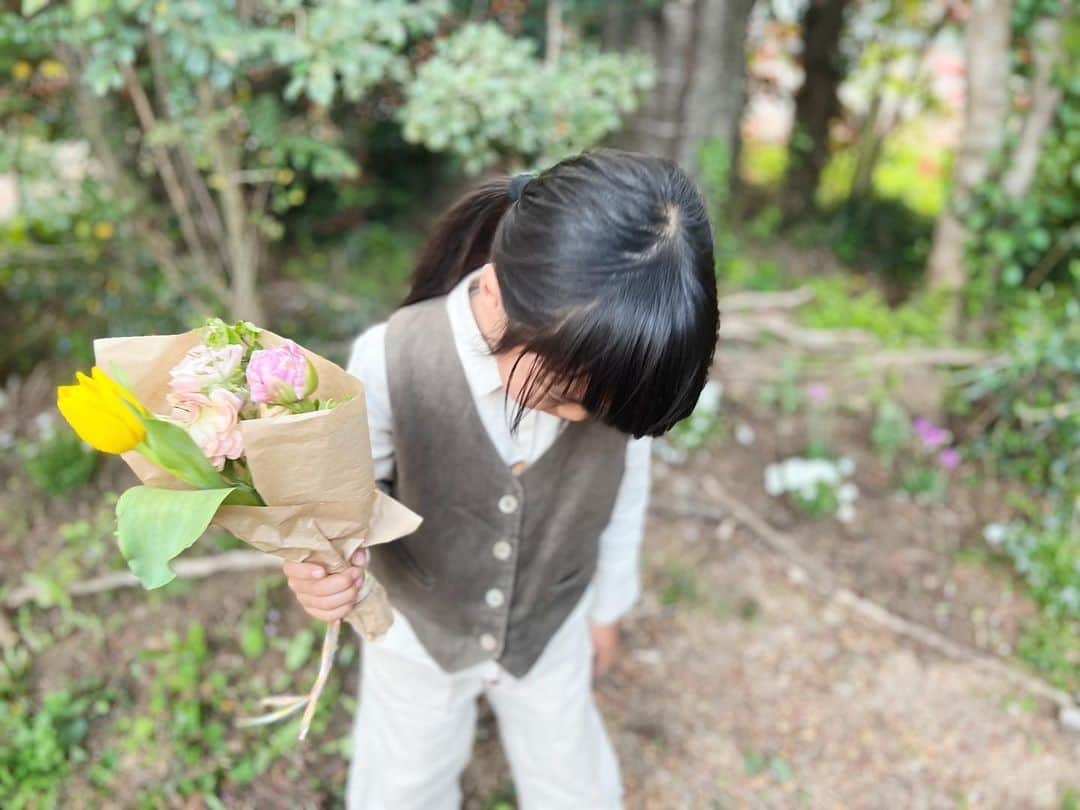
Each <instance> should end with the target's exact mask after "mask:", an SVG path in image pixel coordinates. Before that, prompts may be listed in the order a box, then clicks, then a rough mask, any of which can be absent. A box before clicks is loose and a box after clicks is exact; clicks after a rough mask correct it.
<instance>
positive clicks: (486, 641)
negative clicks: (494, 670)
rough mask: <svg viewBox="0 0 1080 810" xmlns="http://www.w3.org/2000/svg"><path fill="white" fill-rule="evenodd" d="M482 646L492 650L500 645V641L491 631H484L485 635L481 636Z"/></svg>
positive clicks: (489, 650)
mask: <svg viewBox="0 0 1080 810" xmlns="http://www.w3.org/2000/svg"><path fill="white" fill-rule="evenodd" d="M480 646H481V647H483V648H484V649H485V650H487V651H488V652H491V651H492V650H494V649H495V648H496V647H497V646H499V642H497V641H496V640H495V636H493V635H491V633H484V635H482V636H480Z"/></svg>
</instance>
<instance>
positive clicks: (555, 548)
mask: <svg viewBox="0 0 1080 810" xmlns="http://www.w3.org/2000/svg"><path fill="white" fill-rule="evenodd" d="M386 370H387V378H388V381H389V387H390V406H391V410H392V412H393V417H392V421H393V424H392V429H393V435H394V467H395V480H394V496H395V497H396V498H397V499H398V500H400V501H401V502H402V503H404V504H405V505H406V506H408V507H410V508H411V509H413V510H415V511H416V512H418V513H419V514H420V515H421V516H423V518H424V522H423V524H422V525H421V526H420V529H419V530H418V531H417V532H416V533H415V534H413V535H411V536H409V537H406V538H403V539H401V540H397V541H395V542H393V543H387V544H386V545H381V546H375V547H374V548H373V550H372V551H373V553H372V557H371V563H370V564H371V570H372V572H373V573H374V574H375V575H376V576H377V577H378V578H379V581H380V582H382V583H384V584H385V585H386V589H387V591H388V593H389V595H390V600H391V602H392V603H393V605H394V606H395V607H396V608H397V609H398V610H399V611H401V612H402V613H403V614H404V615H405V616H406V617H407V618H408V619H409V622H410V623H411V624H412V626H413V629H414V630H415V632H416V635H417V637H418V638H419V639H420V642H421V643H422V644H423V645H424V647H425V648H426V649H427V651H428V652H429V653H430V654H431V656H432V658H434V659H435V661H437V662H438V663H439V665H440V666H441V667H442V668H443V669H444V670H446V671H447V672H456V671H458V670H461V669H464V668H465V667H467V666H470V665H471V664H476V663H479V662H481V661H484V660H490V659H495V660H497V661H499V663H500V664H501V665H502V666H503V667H505V668H506V669H507V670H508V671H509V672H511V673H512V674H514V675H515V676H518V677H520V676H522V675H524V674H525V673H526V672H528V671H529V669H530V668H531V667H532V665H533V664H534V663H535V662H536V660H537V658H539V657H540V653H541V652H543V649H544V647H545V645H546V644H547V642H548V641H549V640H550V639H551V637H552V635H553V634H554V633H555V631H556V630H557V629H558V628H559V626H560V625H561V624H562V623H563V621H564V620H565V619H566V617H567V616H568V615H569V614H570V612H571V610H572V609H573V607H574V605H575V604H576V603H577V602H578V600H579V599H580V598H581V596H582V594H583V593H584V591H585V589H586V587H587V586H588V584H589V582H590V581H591V580H592V577H593V574H594V573H595V571H596V560H597V552H598V547H599V543H598V541H599V537H600V534H601V533H602V532H603V530H604V527H605V526H606V525H607V523H608V521H609V519H610V518H611V512H612V509H613V507H614V504H615V496H616V494H617V492H618V489H619V483H620V481H621V480H622V475H623V466H624V464H625V456H626V441H627V438H626V436H624V435H622V434H620V433H619V432H617V431H615V430H614V429H612V428H609V427H607V426H605V425H602V424H600V423H595V422H579V423H570V424H567V425H566V427H565V428H564V429H563V431H562V432H561V433H560V434H559V437H558V438H557V439H556V440H555V443H554V444H553V445H552V446H551V447H550V448H549V449H548V450H547V451H546V452H545V453H544V454H543V455H542V456H541V457H540V458H539V459H537V460H536V462H535V463H534V464H532V465H531V466H529V467H528V468H526V469H525V470H524V472H523V473H522V474H521V475H518V476H515V475H513V474H511V471H510V469H509V468H508V467H507V466H506V464H505V463H504V462H503V460H502V459H501V458H500V456H499V454H498V452H497V451H496V449H495V446H494V445H493V444H492V442H491V439H490V437H489V436H488V434H487V430H486V429H485V428H484V425H483V423H482V422H481V420H480V415H479V414H478V413H477V411H476V407H475V405H474V404H473V399H472V394H471V392H470V390H469V386H468V383H467V382H466V379H465V371H464V369H463V368H462V366H461V361H460V359H459V357H458V354H457V349H456V348H455V345H454V338H453V334H452V332H451V327H450V319H449V316H448V314H447V311H446V299H445V298H436V299H432V300H429V301H424V302H422V303H419V304H414V305H412V306H409V307H405V308H403V309H401V310H398V311H397V312H396V313H395V314H394V315H393V316H392V317H391V318H390V321H389V324H388V326H387V333H386Z"/></svg>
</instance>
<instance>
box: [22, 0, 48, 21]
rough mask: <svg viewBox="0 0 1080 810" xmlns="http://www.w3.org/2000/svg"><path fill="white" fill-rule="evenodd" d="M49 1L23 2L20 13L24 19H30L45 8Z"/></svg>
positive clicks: (24, 0) (32, 0)
mask: <svg viewBox="0 0 1080 810" xmlns="http://www.w3.org/2000/svg"><path fill="white" fill-rule="evenodd" d="M48 2H49V0H23V3H22V13H23V16H24V17H31V16H33V15H34V14H37V13H38V12H39V11H41V9H43V8H45V6H46V5H47V4H48Z"/></svg>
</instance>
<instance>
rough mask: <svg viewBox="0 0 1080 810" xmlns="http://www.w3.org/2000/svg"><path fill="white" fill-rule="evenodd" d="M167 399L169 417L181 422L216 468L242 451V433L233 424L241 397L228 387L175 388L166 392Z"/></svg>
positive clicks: (222, 465) (237, 414) (235, 422)
mask: <svg viewBox="0 0 1080 810" xmlns="http://www.w3.org/2000/svg"><path fill="white" fill-rule="evenodd" d="M168 401H169V404H170V405H172V406H173V412H172V418H173V419H174V420H176V421H177V422H179V423H180V424H181V425H183V426H184V428H185V429H186V430H187V432H188V434H189V435H190V436H191V438H192V439H194V440H195V444H197V445H198V446H199V449H200V450H202V451H203V453H204V454H205V455H206V457H207V458H208V459H210V463H211V464H213V465H214V466H215V467H216V468H217V469H219V470H220V469H222V468H223V467H224V466H225V459H227V458H240V456H242V455H243V454H244V437H243V435H241V433H240V429H239V427H238V425H237V423H238V421H239V413H240V408H241V407H243V405H244V400H242V399H241V398H240V397H238V396H237V395H236V394H234V393H233V392H232V391H228V390H226V389H224V388H215V389H214V390H212V391H211V392H210V393H209V394H202V393H199V392H198V391H177V392H174V393H172V394H169V396H168Z"/></svg>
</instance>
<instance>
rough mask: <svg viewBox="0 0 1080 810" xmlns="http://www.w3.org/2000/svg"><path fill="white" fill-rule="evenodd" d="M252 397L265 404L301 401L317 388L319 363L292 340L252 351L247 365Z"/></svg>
mask: <svg viewBox="0 0 1080 810" xmlns="http://www.w3.org/2000/svg"><path fill="white" fill-rule="evenodd" d="M247 381H248V389H249V390H250V392H251V401H252V402H258V403H265V404H273V403H289V402H297V401H299V400H301V399H303V398H304V397H307V396H310V395H311V394H312V393H314V392H315V387H316V386H317V385H318V384H319V378H318V375H316V373H315V367H314V366H313V365H311V362H310V361H309V360H308V359H307V357H305V356H304V353H303V351H301V349H300V347H299V346H297V345H296V344H295V343H293V342H292V341H291V340H286V341H285V342H284V343H282V344H281V345H280V346H275V347H274V348H272V349H259V350H257V351H254V352H252V353H251V359H250V360H249V361H248V366H247Z"/></svg>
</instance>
